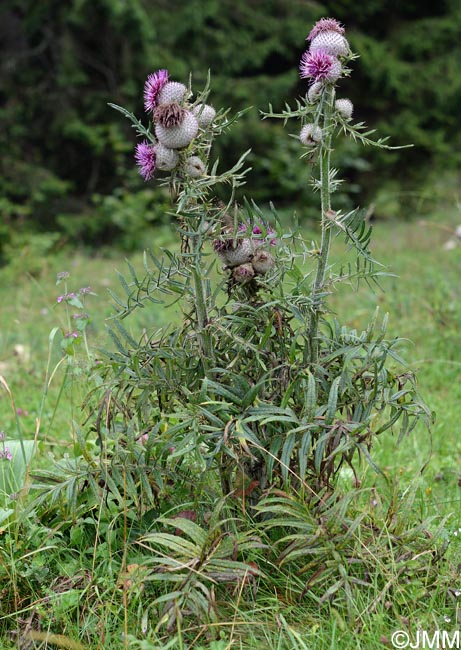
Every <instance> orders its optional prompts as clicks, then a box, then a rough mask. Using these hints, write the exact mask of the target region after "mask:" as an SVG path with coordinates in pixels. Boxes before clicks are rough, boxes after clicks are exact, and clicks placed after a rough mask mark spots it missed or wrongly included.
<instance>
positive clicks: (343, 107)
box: [335, 98, 354, 120]
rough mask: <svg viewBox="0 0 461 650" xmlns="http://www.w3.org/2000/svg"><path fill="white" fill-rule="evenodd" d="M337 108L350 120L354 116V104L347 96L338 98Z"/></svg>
mask: <svg viewBox="0 0 461 650" xmlns="http://www.w3.org/2000/svg"><path fill="white" fill-rule="evenodd" d="M335 109H336V110H337V111H338V113H339V114H340V115H342V117H344V118H345V119H346V120H348V119H350V118H351V117H352V113H353V112H354V104H353V103H352V102H351V100H350V99H347V98H344V99H337V100H336V101H335Z"/></svg>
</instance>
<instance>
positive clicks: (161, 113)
mask: <svg viewBox="0 0 461 650" xmlns="http://www.w3.org/2000/svg"><path fill="white" fill-rule="evenodd" d="M185 115H186V109H185V108H182V106H180V105H179V104H177V103H175V102H173V103H172V104H160V106H157V108H156V109H155V111H154V122H155V123H156V124H161V125H162V126H166V127H167V128H170V127H171V126H178V124H181V123H182V121H183V120H184V117H185Z"/></svg>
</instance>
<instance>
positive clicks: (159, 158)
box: [154, 142, 179, 171]
mask: <svg viewBox="0 0 461 650" xmlns="http://www.w3.org/2000/svg"><path fill="white" fill-rule="evenodd" d="M154 151H155V164H156V166H157V167H158V169H161V170H163V171H171V170H172V169H174V168H175V167H176V165H177V164H178V162H179V154H178V152H177V151H175V150H174V149H168V147H165V146H164V145H163V144H162V143H161V142H159V143H158V144H156V145H155V147H154Z"/></svg>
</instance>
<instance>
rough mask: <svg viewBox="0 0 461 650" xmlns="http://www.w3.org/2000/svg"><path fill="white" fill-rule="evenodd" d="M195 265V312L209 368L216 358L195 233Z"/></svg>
mask: <svg viewBox="0 0 461 650" xmlns="http://www.w3.org/2000/svg"><path fill="white" fill-rule="evenodd" d="M193 246H194V265H193V268H192V277H193V282H194V295H195V313H196V316H197V336H198V340H199V344H200V352H201V356H202V362H203V366H204V368H205V369H206V368H208V367H209V366H210V364H211V362H212V360H213V358H214V353H213V346H212V344H211V337H210V334H209V331H208V327H207V326H208V312H207V306H206V299H205V288H204V286H203V285H204V283H203V278H202V268H201V247H202V242H201V237H200V235H194V237H193Z"/></svg>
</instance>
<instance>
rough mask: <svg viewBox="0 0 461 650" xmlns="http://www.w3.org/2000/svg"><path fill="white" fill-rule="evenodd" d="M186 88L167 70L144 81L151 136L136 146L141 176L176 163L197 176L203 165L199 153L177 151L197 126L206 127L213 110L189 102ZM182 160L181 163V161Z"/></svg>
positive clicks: (192, 136) (190, 139) (148, 176)
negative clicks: (151, 129)
mask: <svg viewBox="0 0 461 650" xmlns="http://www.w3.org/2000/svg"><path fill="white" fill-rule="evenodd" d="M189 95H190V93H189V90H188V89H187V88H186V86H185V85H184V84H182V83H180V82H178V81H170V79H169V73H168V70H157V72H153V73H152V74H150V75H149V76H148V78H147V80H146V83H145V85H144V108H145V109H146V112H147V113H149V114H151V116H152V120H153V126H154V129H153V130H154V134H155V137H154V136H151V137H150V140H151V141H150V142H149V141H147V140H144V141H143V142H141V143H140V144H138V145H137V146H136V150H135V160H136V164H137V165H138V169H139V173H140V174H141V176H142V177H143V178H144V180H146V181H149V180H151V178H153V176H154V174H155V172H156V170H157V169H160V170H162V171H172V170H173V169H176V168H177V167H179V168H180V171H181V173H182V174H183V175H185V176H189V177H190V178H198V177H199V176H203V174H204V173H205V165H204V163H203V162H202V160H201V159H199V158H198V156H192V157H191V156H189V157H187V158H185V159H184V160H183V159H182V158H181V156H180V155H179V153H178V151H180V150H182V149H185V148H186V147H189V145H190V144H191V143H192V142H193V140H194V139H195V138H196V137H197V135H198V133H199V131H200V129H202V130H205V129H207V128H208V127H209V126H210V124H211V123H212V121H213V120H214V118H215V116H216V111H215V109H214V108H213V107H212V106H208V105H207V104H197V105H195V106H194V105H191V104H190V103H189V102H188V98H189ZM181 163H184V164H181Z"/></svg>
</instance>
